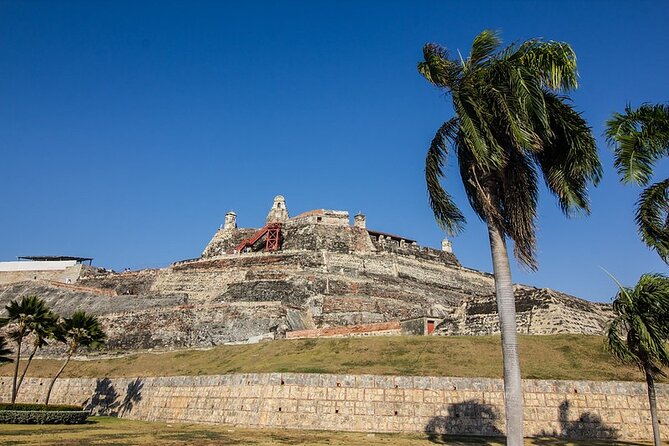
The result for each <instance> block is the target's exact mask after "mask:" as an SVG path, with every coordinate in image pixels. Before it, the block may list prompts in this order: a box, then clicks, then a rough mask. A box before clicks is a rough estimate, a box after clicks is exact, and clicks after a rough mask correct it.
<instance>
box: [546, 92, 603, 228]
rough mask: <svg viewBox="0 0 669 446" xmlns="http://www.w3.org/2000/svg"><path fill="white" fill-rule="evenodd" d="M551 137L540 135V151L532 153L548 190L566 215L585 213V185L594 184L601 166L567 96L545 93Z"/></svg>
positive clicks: (593, 145) (599, 176)
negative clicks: (542, 139) (541, 138)
mask: <svg viewBox="0 0 669 446" xmlns="http://www.w3.org/2000/svg"><path fill="white" fill-rule="evenodd" d="M545 101H546V108H547V110H548V115H549V122H550V127H551V128H552V129H553V133H552V136H550V135H546V134H543V137H544V141H543V150H542V151H541V152H540V153H537V154H536V155H535V160H536V162H537V164H538V165H539V167H540V168H541V170H542V173H543V177H544V180H545V182H546V186H547V187H548V190H549V191H550V192H551V193H552V194H553V195H554V196H555V197H556V198H557V200H558V204H559V206H560V209H561V210H562V212H563V213H564V214H565V215H566V216H573V215H574V214H576V213H578V212H585V213H586V214H587V213H589V210H590V205H589V201H588V185H589V184H593V185H597V184H598V183H599V181H600V179H601V177H602V165H601V162H600V160H599V156H598V154H597V145H596V142H595V139H594V137H593V136H592V132H591V130H590V127H588V125H587V123H586V122H585V120H584V119H583V118H582V116H581V114H580V113H578V112H576V111H575V110H574V109H573V108H572V107H571V106H570V105H569V104H568V103H567V99H566V98H563V97H560V96H557V95H555V94H552V93H546V94H545Z"/></svg>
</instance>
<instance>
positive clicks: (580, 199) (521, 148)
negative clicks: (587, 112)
mask: <svg viewBox="0 0 669 446" xmlns="http://www.w3.org/2000/svg"><path fill="white" fill-rule="evenodd" d="M500 44H501V41H500V39H499V36H498V35H497V34H496V33H495V32H492V31H483V32H482V33H481V34H479V35H478V36H477V37H476V39H475V40H474V43H473V45H472V49H471V52H470V56H469V57H468V58H467V59H462V58H460V60H450V59H449V58H448V57H449V56H448V52H447V50H446V49H445V48H443V47H441V46H439V45H436V44H427V45H425V47H424V49H423V54H424V59H425V60H424V61H423V62H420V63H419V64H418V70H419V72H420V73H421V74H422V75H423V76H424V77H425V78H426V79H427V80H428V81H430V82H431V83H432V84H434V85H435V86H437V87H440V88H443V89H444V90H446V92H447V93H449V94H450V96H451V98H452V102H453V108H454V111H455V113H456V116H455V117H454V118H452V119H450V120H449V121H447V122H445V123H444V124H443V125H442V126H441V128H440V129H439V130H438V131H437V134H436V136H435V137H434V139H433V140H432V143H431V145H430V148H429V150H428V153H427V158H426V168H425V175H426V180H427V186H428V194H429V201H430V206H431V207H432V209H433V211H434V214H435V217H436V219H437V221H438V223H439V224H440V225H442V226H443V227H444V228H445V229H446V230H447V231H449V233H451V234H454V233H457V232H459V231H460V230H461V229H462V227H463V224H464V222H465V219H464V216H463V215H462V213H461V212H460V210H459V209H458V208H457V206H456V205H455V204H454V203H453V201H452V199H451V197H450V195H449V194H448V193H447V192H446V191H444V189H443V188H442V186H441V184H440V179H441V178H442V177H443V176H444V171H443V167H444V163H445V161H446V157H447V155H448V150H449V146H450V147H451V148H452V150H453V151H454V152H455V154H456V156H457V159H458V164H459V169H460V175H461V177H462V181H463V183H464V186H465V191H466V193H467V198H468V199H469V202H470V204H471V206H472V208H473V209H474V212H475V213H476V215H477V216H478V217H479V218H481V219H482V220H483V221H484V222H486V223H488V224H492V225H495V226H497V227H498V228H499V230H500V231H501V232H502V234H503V235H504V236H505V237H509V238H510V239H512V240H513V241H514V253H515V255H516V258H517V259H518V260H519V261H520V262H521V263H522V264H524V265H526V266H528V267H530V268H532V269H535V268H536V267H537V264H536V260H535V243H536V241H535V220H536V212H537V211H536V209H537V198H538V184H537V182H538V175H539V173H541V174H542V175H543V178H544V180H545V183H546V186H547V187H548V190H549V191H550V192H551V193H552V194H553V195H555V197H556V198H557V201H558V204H559V205H560V207H561V209H562V210H563V211H564V213H565V214H566V215H572V214H574V213H575V212H577V211H584V212H586V213H587V212H588V211H589V206H588V199H587V186H588V184H589V183H591V182H592V183H595V184H596V183H597V182H598V181H599V179H600V177H601V172H602V171H601V164H600V161H599V157H598V155H597V150H596V147H595V141H594V138H593V136H592V134H591V132H590V129H589V128H588V126H587V124H586V122H585V121H584V120H583V118H582V117H581V115H580V114H579V113H577V112H576V111H574V109H573V108H572V107H571V105H570V104H569V101H568V99H567V98H566V97H563V96H560V94H561V93H563V92H566V91H569V90H571V89H573V88H575V87H576V86H577V74H576V56H575V54H574V52H573V50H572V49H571V47H570V46H569V45H568V44H566V43H562V42H543V41H541V40H530V41H527V42H524V43H522V44H520V45H511V46H509V47H506V48H504V49H501V50H500Z"/></svg>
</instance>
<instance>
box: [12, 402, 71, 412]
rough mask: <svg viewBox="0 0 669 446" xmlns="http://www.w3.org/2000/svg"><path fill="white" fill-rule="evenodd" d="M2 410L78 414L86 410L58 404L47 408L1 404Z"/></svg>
mask: <svg viewBox="0 0 669 446" xmlns="http://www.w3.org/2000/svg"><path fill="white" fill-rule="evenodd" d="M0 410H33V411H34V410H47V411H61V412H65V411H70V412H77V411H82V410H84V408H83V407H81V406H73V405H71V404H56V405H51V406H47V405H46V404H31V403H15V404H11V403H0Z"/></svg>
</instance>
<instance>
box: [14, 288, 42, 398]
mask: <svg viewBox="0 0 669 446" xmlns="http://www.w3.org/2000/svg"><path fill="white" fill-rule="evenodd" d="M5 310H6V311H7V317H6V318H5V319H4V320H3V323H4V324H8V325H9V327H8V329H7V335H8V337H9V338H10V339H11V340H12V341H14V343H15V344H16V358H15V362H14V377H13V379H12V404H14V403H15V402H16V394H17V392H18V385H17V377H18V374H19V361H20V360H21V344H22V343H23V340H24V339H25V338H26V336H28V335H30V334H31V333H32V332H33V330H34V329H35V327H38V326H46V325H47V324H48V323H49V321H50V320H51V318H52V317H53V313H52V312H51V310H49V308H48V307H47V306H46V303H45V302H44V300H42V299H40V298H39V297H37V296H27V297H24V298H23V299H21V301H20V302H17V301H11V302H10V303H9V304H8V305H7V306H6V307H5Z"/></svg>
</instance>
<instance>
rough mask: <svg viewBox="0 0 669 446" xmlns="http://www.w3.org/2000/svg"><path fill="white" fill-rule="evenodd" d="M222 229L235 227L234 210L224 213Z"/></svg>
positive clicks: (235, 215)
mask: <svg viewBox="0 0 669 446" xmlns="http://www.w3.org/2000/svg"><path fill="white" fill-rule="evenodd" d="M223 229H224V230H230V229H237V214H235V213H234V211H230V212H228V213H227V214H225V223H224V224H223Z"/></svg>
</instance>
